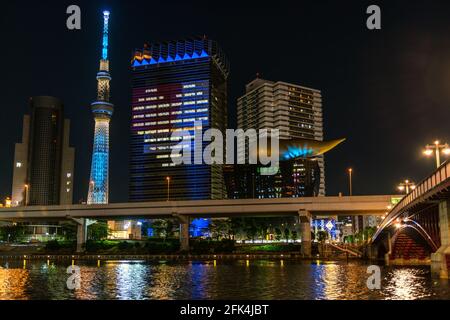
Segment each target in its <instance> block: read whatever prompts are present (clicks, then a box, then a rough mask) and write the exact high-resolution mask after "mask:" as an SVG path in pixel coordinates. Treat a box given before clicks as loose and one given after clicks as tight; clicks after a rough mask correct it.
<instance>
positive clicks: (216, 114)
mask: <svg viewBox="0 0 450 320" xmlns="http://www.w3.org/2000/svg"><path fill="white" fill-rule="evenodd" d="M109 15H110V13H109V12H108V11H104V12H103V37H102V57H101V60H100V68H99V72H98V73H97V100H96V101H95V102H93V103H92V104H91V108H92V112H93V114H94V120H95V129H94V143H93V151H92V164H91V176H90V180H89V191H88V197H87V204H96V203H108V192H109V186H108V181H109V172H108V169H109V122H110V119H111V116H112V113H113V110H114V106H113V104H112V103H111V102H110V101H109V100H110V84H109V82H110V80H111V76H110V74H109V60H108V22H109ZM131 65H132V87H133V88H132V91H133V92H132V96H133V98H132V120H131V145H130V149H131V153H130V184H129V190H130V193H129V200H130V201H151V200H169V199H173V200H187V199H225V198H229V197H233V196H232V195H230V194H227V186H226V183H225V179H224V174H223V167H222V166H221V165H211V166H208V165H206V164H201V165H182V166H174V164H173V163H172V162H171V159H170V153H171V149H172V146H174V145H175V144H176V143H177V142H178V141H174V140H173V137H170V134H171V133H173V132H177V131H185V130H186V131H189V132H191V133H193V131H194V129H195V127H194V121H196V120H197V121H199V120H200V121H202V122H203V130H204V131H205V130H207V129H209V128H217V129H219V130H221V131H222V132H224V131H225V129H226V128H227V112H228V107H229V105H228V101H227V79H228V76H229V63H228V61H227V59H226V57H225V54H224V53H223V51H222V50H221V49H220V47H219V45H218V44H217V42H215V41H212V40H209V39H207V38H206V36H203V37H194V38H188V39H185V40H178V41H169V42H159V43H153V44H145V45H144V48H143V49H142V50H136V51H135V53H134V56H133V59H132V61H131ZM237 106H238V128H242V129H244V130H247V129H250V128H253V129H263V128H278V129H280V132H281V139H292V138H306V139H314V140H318V141H322V140H323V123H322V104H321V93H320V91H319V90H317V89H310V88H307V87H302V86H299V85H294V84H289V83H286V82H281V81H279V82H273V81H268V80H264V79H260V78H257V79H255V80H253V81H252V82H250V83H249V84H247V85H246V93H245V94H244V95H243V96H242V97H240V98H239V99H238V100H237ZM203 144H204V145H203V146H202V149H203V148H204V147H205V146H206V145H207V142H206V141H203ZM191 146H192V148H193V149H194V150H195V146H194V141H193V140H192V143H191ZM309 162H311V161H310V160H304V159H302V160H298V161H296V162H294V163H292V164H291V165H290V168H289V170H287V168H283V170H280V174H279V175H278V176H274V177H272V179H263V178H264V177H261V176H258V178H257V180H258V181H257V183H255V182H253V184H252V187H251V188H253V189H254V190H252V191H248V190H247V191H245V192H246V193H247V195H246V196H247V197H248V196H249V195H252V196H255V197H257V198H258V197H259V198H261V197H262V198H264V197H286V196H288V197H289V196H290V197H298V196H305V195H309V196H314V195H323V194H324V190H325V182H324V172H323V157H322V156H318V161H317V163H318V166H319V170H317V169H316V168H314V166H313V165H312V164H311V163H309ZM284 167H286V166H284ZM313 168H314V169H313ZM306 169H308V170H306ZM257 171H258V172H259V170H257ZM281 171H283V172H284V175H281ZM317 172H319V175H320V182H319V187H318V190H319V191H317V190H316V189H317V186H316V187H315V186H314V185H317V179H315V176H317ZM252 174H253V175H255V173H252ZM244 176H246V174H242V175H240V177H239V179H240V180H242V177H244ZM287 178H289V179H290V178H292V179H293V181H291V182H293V183H294V184H299V185H300V188H302V190H300V189H299V190H294V189H296V188H297V189H298V187H297V186H292V184H291V186H290V187H289V188H285V185H286V184H288V182H287V180H289V179H287ZM292 179H290V180H292ZM300 180H301V181H300ZM305 181H308V183H307V184H308V185H307V186H306V185H305V183H304V182H305ZM257 185H258V186H257ZM264 188H266V189H267V190H263V189H264ZM283 188H284V190H283V191H282V190H281V189H283ZM275 189H276V190H275ZM287 189H290V190H287ZM71 190H72V188H71ZM271 190H272V191H273V192H272V191H271ZM314 190H315V191H314ZM266 191H267V192H266ZM271 192H272V193H271ZM255 193H256V194H255ZM13 202H14V201H13Z"/></svg>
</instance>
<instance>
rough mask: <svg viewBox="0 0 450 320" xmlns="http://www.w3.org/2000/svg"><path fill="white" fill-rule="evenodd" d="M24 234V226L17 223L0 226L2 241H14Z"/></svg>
mask: <svg viewBox="0 0 450 320" xmlns="http://www.w3.org/2000/svg"><path fill="white" fill-rule="evenodd" d="M24 235H25V227H23V226H18V225H6V226H2V227H0V238H1V240H2V241H9V242H15V241H20V240H22V238H23V236H24Z"/></svg>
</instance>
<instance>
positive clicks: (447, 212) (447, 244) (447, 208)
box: [431, 200, 450, 279]
mask: <svg viewBox="0 0 450 320" xmlns="http://www.w3.org/2000/svg"><path fill="white" fill-rule="evenodd" d="M439 229H440V233H441V247H440V248H439V249H438V250H437V251H436V252H435V253H432V254H431V273H432V274H433V275H434V276H437V277H441V278H445V279H449V269H448V265H447V259H450V201H449V200H446V201H442V202H440V203H439Z"/></svg>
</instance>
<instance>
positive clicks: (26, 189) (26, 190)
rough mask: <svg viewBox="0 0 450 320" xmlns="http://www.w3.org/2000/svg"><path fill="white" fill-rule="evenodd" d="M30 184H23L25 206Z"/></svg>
mask: <svg viewBox="0 0 450 320" xmlns="http://www.w3.org/2000/svg"><path fill="white" fill-rule="evenodd" d="M29 188H30V186H29V185H28V184H26V185H25V201H24V203H25V207H26V206H27V205H28V191H29Z"/></svg>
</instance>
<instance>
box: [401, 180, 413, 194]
mask: <svg viewBox="0 0 450 320" xmlns="http://www.w3.org/2000/svg"><path fill="white" fill-rule="evenodd" d="M397 188H398V190H400V191H405V193H406V194H408V193H409V191H410V190H414V189H415V188H416V184H415V183H414V182H412V181H409V180H408V179H406V180H405V181H404V182H401V183H399V184H398V187H397Z"/></svg>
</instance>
